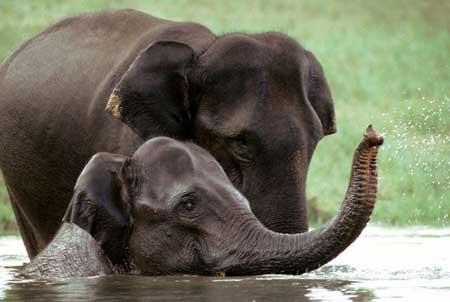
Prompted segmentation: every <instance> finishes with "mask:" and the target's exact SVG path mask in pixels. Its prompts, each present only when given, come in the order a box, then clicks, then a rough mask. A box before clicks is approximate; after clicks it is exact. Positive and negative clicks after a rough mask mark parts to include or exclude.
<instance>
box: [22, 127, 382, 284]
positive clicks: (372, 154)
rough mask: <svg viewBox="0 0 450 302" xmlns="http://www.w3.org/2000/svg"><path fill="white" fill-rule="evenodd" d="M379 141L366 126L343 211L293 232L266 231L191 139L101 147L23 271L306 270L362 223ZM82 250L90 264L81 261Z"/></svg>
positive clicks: (339, 247) (371, 195) (337, 249)
mask: <svg viewBox="0 0 450 302" xmlns="http://www.w3.org/2000/svg"><path fill="white" fill-rule="evenodd" d="M382 142H383V139H382V137H381V136H379V135H378V134H377V133H375V132H374V131H373V130H372V128H371V127H369V128H368V130H367V131H366V134H365V135H364V138H363V140H362V142H361V143H360V144H359V146H358V148H357V150H356V152H355V156H354V161H353V166H352V174H351V179H350V184H349V189H348V192H347V195H346V197H345V199H344V202H343V204H342V207H341V209H340V212H339V213H338V215H337V216H336V217H335V218H334V219H332V220H331V221H330V222H328V223H327V224H326V225H325V226H323V227H320V228H318V229H316V230H314V231H310V232H307V233H300V234H282V233H275V232H273V231H271V230H269V229H267V228H266V227H265V226H264V225H263V224H262V223H261V222H260V221H259V220H258V219H257V218H256V217H255V215H254V214H253V212H252V211H251V208H250V204H249V202H248V201H247V199H246V198H245V197H244V196H243V195H242V194H241V193H239V191H238V190H236V189H235V187H234V186H233V184H232V183H231V182H230V180H229V178H228V177H227V175H226V173H225V172H224V170H223V169H222V167H221V166H220V165H219V163H218V162H217V161H216V160H215V159H214V158H213V157H212V156H211V155H210V154H209V153H208V152H207V151H205V150H203V149H201V148H200V147H198V146H196V145H194V144H191V143H181V142H179V141H175V140H173V139H170V138H165V137H162V138H154V139H151V140H149V141H148V142H146V143H145V144H143V145H142V146H141V147H140V148H139V149H138V150H137V151H136V153H135V154H134V155H133V156H132V157H130V158H127V157H125V156H121V155H114V154H109V153H101V154H98V155H96V156H94V158H93V159H92V160H91V161H90V162H89V163H88V165H87V166H86V167H85V169H84V170H83V172H82V173H81V175H80V177H79V179H78V181H77V184H76V186H75V190H74V195H73V198H72V200H71V202H70V205H69V208H68V210H67V213H66V216H65V218H64V220H65V221H66V222H67V224H64V228H63V231H61V232H60V233H59V234H58V236H56V238H55V239H54V241H53V242H52V243H51V244H50V245H49V247H48V248H47V249H46V250H44V252H43V253H42V254H40V255H39V256H38V257H37V258H36V259H35V260H33V262H32V263H31V264H30V265H29V266H28V267H27V268H26V269H25V272H24V273H25V274H28V275H30V276H33V277H70V276H88V275H95V274H108V273H132V274H145V275H169V274H203V275H212V274H218V273H219V274H226V275H253V274H265V273H288V274H301V273H304V272H306V271H311V270H313V269H316V268H318V267H319V266H321V265H323V264H325V263H327V262H328V261H330V260H331V259H333V258H334V257H336V256H337V255H338V254H339V253H341V252H342V251H343V250H344V249H345V248H346V247H347V246H348V245H349V244H351V243H352V242H353V241H354V240H355V239H356V238H357V236H358V235H359V234H360V233H361V231H362V230H363V229H364V227H365V226H366V224H367V222H368V220H369V218H370V214H371V212H372V209H373V206H374V204H375V199H376V189H377V188H376V184H377V175H376V155H377V148H378V146H379V145H380V144H382ZM71 224H76V225H77V226H79V227H81V228H82V229H83V230H85V231H86V232H88V233H89V234H90V235H92V237H93V238H92V237H90V235H86V232H80V230H79V229H78V228H76V227H74V226H73V225H71ZM70 230H73V232H74V235H72V236H71V235H70ZM68 234H69V235H68ZM94 239H95V240H94ZM72 240H73V241H72ZM97 243H98V244H97ZM62 250H64V252H61V251H62ZM103 251H104V253H103ZM71 253H75V254H76V255H74V256H73V257H71V255H70V254H71ZM86 257H87V258H89V261H90V263H89V266H90V267H89V268H86V267H84V266H83V260H82V259H83V258H86ZM86 263H88V262H87V261H86ZM65 267H67V269H65Z"/></svg>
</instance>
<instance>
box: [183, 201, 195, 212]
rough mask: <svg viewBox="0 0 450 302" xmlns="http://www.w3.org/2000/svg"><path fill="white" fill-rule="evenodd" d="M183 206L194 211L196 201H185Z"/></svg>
mask: <svg viewBox="0 0 450 302" xmlns="http://www.w3.org/2000/svg"><path fill="white" fill-rule="evenodd" d="M183 207H184V209H185V210H186V211H193V210H194V208H195V203H194V202H193V201H185V202H184V203H183Z"/></svg>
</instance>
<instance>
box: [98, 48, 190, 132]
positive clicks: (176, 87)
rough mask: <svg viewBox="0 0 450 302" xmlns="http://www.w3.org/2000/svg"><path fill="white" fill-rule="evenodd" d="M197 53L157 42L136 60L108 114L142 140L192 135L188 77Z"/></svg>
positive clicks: (110, 105)
mask: <svg viewBox="0 0 450 302" xmlns="http://www.w3.org/2000/svg"><path fill="white" fill-rule="evenodd" d="M194 60H195V55H194V50H193V49H192V48H191V47H190V46H188V45H186V44H183V43H179V42H173V41H160V42H156V43H154V44H152V45H150V46H149V47H147V48H146V49H144V50H143V51H141V52H140V54H139V55H138V56H137V58H136V59H135V61H134V62H133V63H132V64H131V66H130V68H129V69H128V71H127V72H126V73H125V74H124V76H123V77H122V79H121V80H120V81H119V83H118V84H117V86H116V87H115V88H114V90H113V92H112V94H111V96H110V98H109V101H108V103H107V105H106V111H108V112H109V113H111V114H112V116H114V117H116V118H118V119H120V120H121V121H123V122H124V123H126V124H127V125H128V126H129V127H130V128H131V129H133V130H134V132H136V133H137V134H138V135H139V136H140V137H141V138H143V139H147V138H149V137H150V136H151V135H152V136H155V135H165V136H171V137H175V138H179V139H183V138H186V137H187V136H188V135H189V129H190V116H189V110H188V109H189V108H188V107H189V105H188V81H187V74H188V72H189V69H190V67H191V66H192V65H193V63H194Z"/></svg>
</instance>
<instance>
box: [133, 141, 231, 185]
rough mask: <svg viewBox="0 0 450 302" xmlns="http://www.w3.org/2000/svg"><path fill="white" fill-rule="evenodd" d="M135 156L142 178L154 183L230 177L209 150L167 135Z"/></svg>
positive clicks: (144, 146)
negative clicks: (190, 178)
mask: <svg viewBox="0 0 450 302" xmlns="http://www.w3.org/2000/svg"><path fill="white" fill-rule="evenodd" d="M133 159H134V162H135V166H136V168H137V172H138V173H139V174H140V178H141V179H144V180H145V179H146V178H148V181H149V182H152V183H153V184H154V185H156V184H158V185H160V186H166V185H169V184H172V183H175V182H177V181H179V180H180V179H182V178H186V179H189V177H217V178H220V179H222V180H223V179H228V178H227V176H226V174H225V172H224V171H223V169H222V167H221V166H220V164H219V163H218V162H217V161H216V160H215V159H214V157H212V155H211V154H209V152H208V151H206V150H204V149H203V148H201V147H199V146H197V145H195V144H192V143H184V142H179V141H177V140H174V139H171V138H167V137H159V138H154V139H151V140H149V141H147V142H146V143H144V144H143V145H142V146H141V147H140V148H139V149H138V150H137V151H136V152H135V154H134V155H133ZM147 176H148V177H147Z"/></svg>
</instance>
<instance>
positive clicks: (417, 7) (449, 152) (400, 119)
mask: <svg viewBox="0 0 450 302" xmlns="http://www.w3.org/2000/svg"><path fill="white" fill-rule="evenodd" d="M61 3H62V4H61ZM124 7H131V8H136V9H139V10H143V11H146V12H148V13H151V14H154V15H157V16H159V17H162V18H168V19H172V20H192V21H197V22H200V23H202V24H204V25H206V26H208V27H209V28H211V29H212V30H214V31H215V32H216V33H226V32H232V31H246V32H259V31H267V30H278V31H283V32H285V33H288V34H289V35H291V36H292V37H294V38H295V39H297V40H298V41H299V42H301V43H302V44H303V45H304V46H305V47H306V48H308V49H310V50H312V51H313V52H314V53H315V54H316V56H317V57H318V58H319V60H320V61H321V62H322V65H323V66H324V69H325V72H326V74H327V77H328V80H329V83H330V86H331V89H332V92H333V95H334V99H335V106H336V113H337V121H338V133H337V134H335V135H332V136H329V137H326V138H325V139H323V141H322V142H321V143H320V144H319V147H318V149H317V152H316V154H315V156H314V159H313V162H312V164H311V170H310V174H309V180H308V196H309V197H310V198H311V200H313V202H312V203H314V205H315V208H316V209H317V210H316V211H312V212H311V214H312V215H311V216H314V218H316V220H317V217H319V219H318V220H324V219H327V218H328V217H330V216H331V215H333V214H334V213H335V212H336V209H337V208H338V206H339V204H340V202H341V200H342V198H343V196H344V194H345V191H346V186H347V182H348V177H349V172H350V171H349V169H350V164H351V160H352V155H353V150H354V148H355V147H356V145H357V143H358V141H359V139H360V137H361V135H362V133H363V131H364V129H365V127H366V126H367V125H368V124H369V123H372V124H373V125H374V127H375V129H377V130H379V131H382V132H384V133H386V141H385V145H384V146H383V147H382V148H381V151H380V164H379V170H380V172H379V175H380V189H379V198H378V203H377V205H376V209H375V212H374V220H375V221H377V222H380V223H385V224H391V225H411V224H414V225H416V224H426V225H431V226H450V218H449V214H450V137H449V136H450V100H449V97H450V95H449V92H450V89H449V88H450V52H449V49H450V34H449V19H448V15H449V12H450V4H449V2H448V1H437V0H436V1H427V2H425V1H416V0H403V1H389V0H379V1H355V0H352V1H331V0H327V1H316V0H307V1H299V0H290V1H286V0H285V1H276V0H266V1H263V0H261V1H225V0H221V1H206V0H202V1H187V0H180V1H65V2H61V1H54V0H44V1H42V0H39V1H28V2H25V1H20V2H19V1H7V0H3V1H1V2H0V59H3V58H5V57H6V56H7V55H8V54H9V53H11V52H12V51H13V50H14V49H15V48H16V47H17V46H18V45H20V43H22V42H23V41H24V40H25V39H27V38H28V37H31V36H32V35H33V34H36V33H38V32H39V31H41V30H43V29H44V28H45V27H46V26H48V25H50V24H51V23H53V22H55V21H56V20H59V19H61V18H63V17H65V16H69V15H74V14H78V13H81V12H88V11H96V10H100V9H104V8H124ZM6 199H7V197H6V194H5V190H4V189H3V188H1V189H0V219H3V220H5V219H10V215H11V210H10V209H9V207H8V206H7V202H6ZM313 212H314V213H313Z"/></svg>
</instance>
